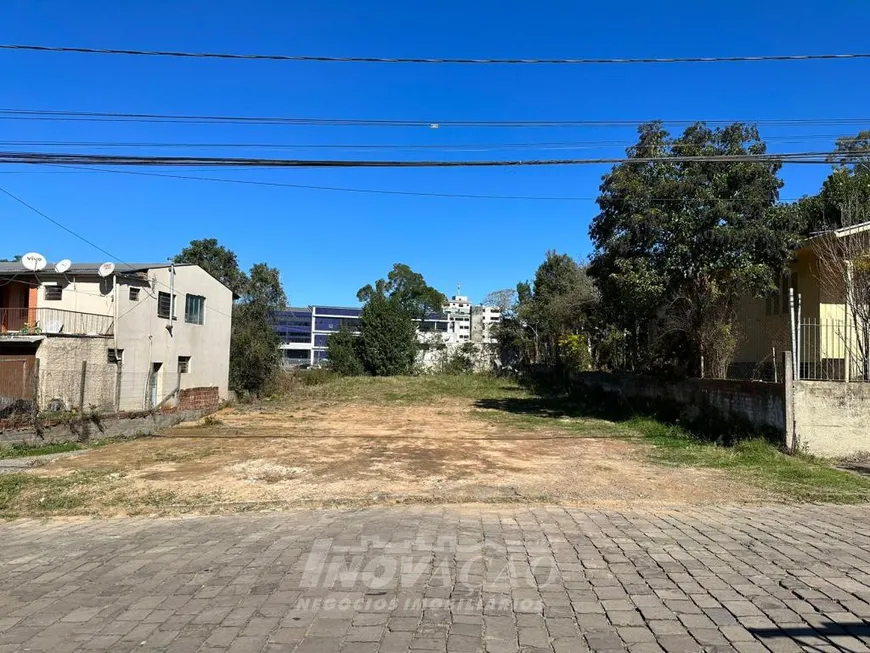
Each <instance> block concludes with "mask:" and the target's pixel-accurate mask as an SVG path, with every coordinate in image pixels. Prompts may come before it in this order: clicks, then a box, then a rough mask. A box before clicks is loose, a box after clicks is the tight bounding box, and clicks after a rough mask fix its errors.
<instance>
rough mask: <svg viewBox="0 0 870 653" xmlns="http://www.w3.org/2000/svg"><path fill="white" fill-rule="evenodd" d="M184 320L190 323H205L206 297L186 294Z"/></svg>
mask: <svg viewBox="0 0 870 653" xmlns="http://www.w3.org/2000/svg"><path fill="white" fill-rule="evenodd" d="M184 321H185V322H187V323H188V324H203V323H204V322H205V297H202V296H201V295H185V297H184Z"/></svg>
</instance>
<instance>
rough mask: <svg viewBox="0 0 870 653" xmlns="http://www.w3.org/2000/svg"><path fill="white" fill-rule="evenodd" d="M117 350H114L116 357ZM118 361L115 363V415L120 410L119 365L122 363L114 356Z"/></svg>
mask: <svg viewBox="0 0 870 653" xmlns="http://www.w3.org/2000/svg"><path fill="white" fill-rule="evenodd" d="M117 353H118V350H117V349H116V350H115V355H116V357H117ZM116 360H117V361H118V362H117V363H115V365H116V369H115V416H116V417H117V416H118V413H120V412H121V366H122V365H123V363H122V362H121V359H120V358H116Z"/></svg>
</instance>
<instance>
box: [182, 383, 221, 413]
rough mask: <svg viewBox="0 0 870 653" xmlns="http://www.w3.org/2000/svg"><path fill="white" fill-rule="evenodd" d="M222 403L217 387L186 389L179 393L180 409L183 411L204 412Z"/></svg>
mask: <svg viewBox="0 0 870 653" xmlns="http://www.w3.org/2000/svg"><path fill="white" fill-rule="evenodd" d="M220 401H221V398H220V393H219V391H218V387H217V386H211V387H203V388H185V389H184V390H182V391H181V392H180V393H179V397H178V408H179V409H181V410H203V409H205V408H214V407H215V406H217V405H218V404H219V403H220Z"/></svg>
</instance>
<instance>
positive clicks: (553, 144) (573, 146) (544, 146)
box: [0, 134, 863, 152]
mask: <svg viewBox="0 0 870 653" xmlns="http://www.w3.org/2000/svg"><path fill="white" fill-rule="evenodd" d="M763 140H764V141H765V142H772V141H776V142H781V143H812V142H816V141H823V140H824V141H834V140H842V141H845V142H857V141H861V140H863V139H862V138H860V137H857V136H846V135H843V134H780V135H776V134H774V135H772V136H766V137H765V138H764V139H763ZM635 144H636V143H635V142H634V141H631V140H625V139H623V140H612V139H611V140H584V141H543V142H524V143H517V142H513V143H422V144H420V143H275V142H274V141H273V142H271V143H263V142H259V143H257V142H255V143H251V142H244V143H226V142H222V143H221V142H205V143H203V142H200V143H189V142H169V141H35V140H4V141H0V146H2V147H26V148H32V147H88V148H95V149H114V148H122V147H129V148H158V149H207V148H215V149H252V150H258V149H263V150H318V149H326V150H371V151H385V150H391V151H392V150H395V151H406V150H407V151H413V150H437V151H445V152H495V151H502V150H508V151H510V150H586V149H601V148H609V147H631V146H632V145H635ZM669 147H670V148H672V149H674V148H676V149H679V148H683V147H695V145H694V144H691V143H686V144H682V145H681V144H678V143H674V144H670V145H669Z"/></svg>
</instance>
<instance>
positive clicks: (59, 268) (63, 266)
mask: <svg viewBox="0 0 870 653" xmlns="http://www.w3.org/2000/svg"><path fill="white" fill-rule="evenodd" d="M71 267H72V261H70V260H69V259H68V258H65V259H63V260H62V261H58V262H57V263H55V264H54V271H55V272H57V273H58V274H63V273H64V272H66V271H67V270H69V269H70V268H71Z"/></svg>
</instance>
